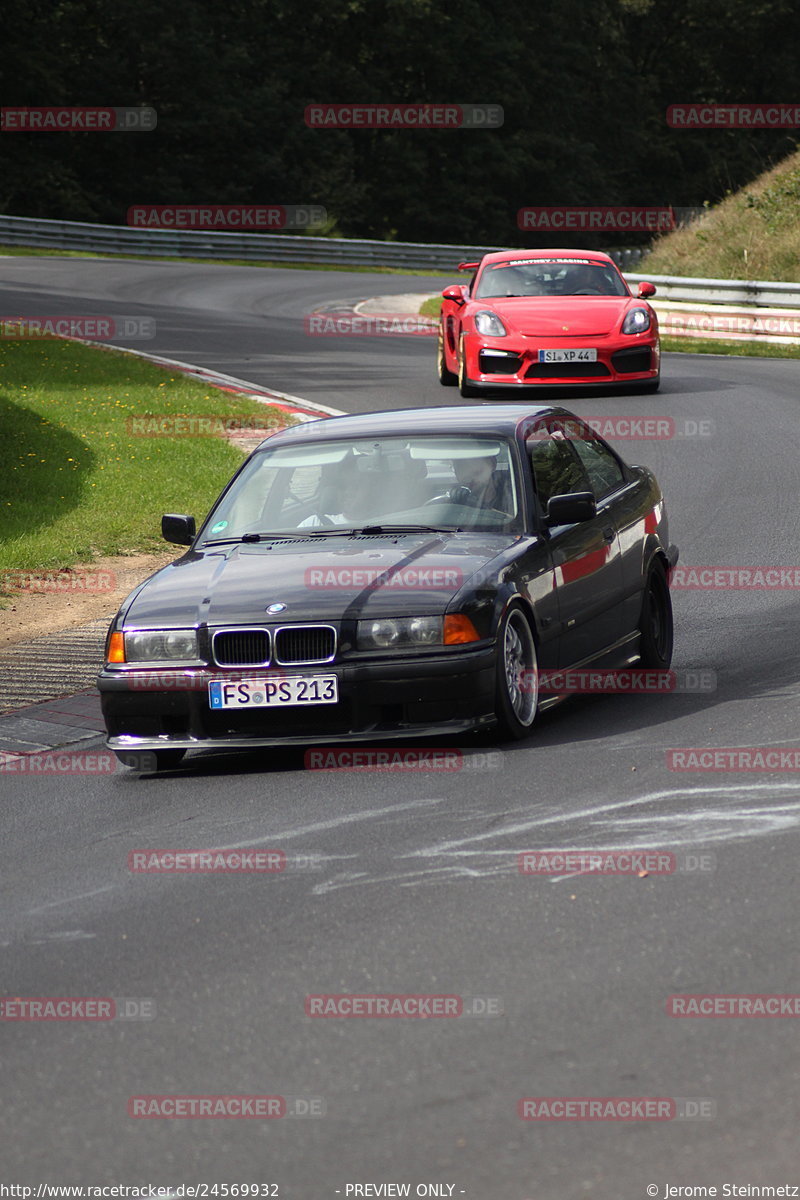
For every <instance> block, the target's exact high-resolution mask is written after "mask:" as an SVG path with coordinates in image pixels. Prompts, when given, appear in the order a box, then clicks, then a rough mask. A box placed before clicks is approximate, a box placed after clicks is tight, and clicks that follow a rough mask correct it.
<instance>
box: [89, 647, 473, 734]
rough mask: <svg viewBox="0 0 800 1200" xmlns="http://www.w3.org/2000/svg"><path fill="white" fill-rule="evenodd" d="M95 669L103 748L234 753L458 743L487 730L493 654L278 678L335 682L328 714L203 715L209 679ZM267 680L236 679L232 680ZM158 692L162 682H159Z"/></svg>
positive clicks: (307, 710)
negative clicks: (415, 741) (446, 737)
mask: <svg viewBox="0 0 800 1200" xmlns="http://www.w3.org/2000/svg"><path fill="white" fill-rule="evenodd" d="M160 674H161V676H162V677H163V676H169V686H163V685H162V686H159V673H158V672H153V671H132V670H125V671H121V670H113V669H109V668H107V667H106V668H104V669H103V671H101V673H100V675H99V676H98V680H97V686H98V688H99V690H100V696H101V704H102V710H103V717H104V720H105V723H106V730H107V733H108V738H107V745H108V747H109V749H111V750H115V751H126V750H168V749H175V750H193V749H194V750H209V749H214V748H217V749H235V748H237V747H240V748H242V749H245V748H252V747H258V746H287V745H316V744H335V743H337V742H347V741H353V740H356V741H363V742H377V741H382V740H395V739H397V738H404V737H414V736H417V737H431V736H436V735H441V734H447V733H459V732H463V731H466V730H470V729H475V728H478V727H480V726H483V725H488V724H491V723H492V722H493V720H494V707H495V681H496V658H495V651H494V648H493V647H492V646H489V647H482V648H480V649H476V650H465V651H459V652H455V651H451V652H449V653H443V654H436V655H424V656H419V657H417V658H413V659H412V658H402V659H396V660H393V661H387V660H386V659H382V660H381V661H380V662H362V663H353V664H349V663H347V664H332V665H331V666H327V665H326V666H325V667H324V668H306V669H305V670H297V671H292V672H285V674H298V675H312V674H325V675H334V674H335V675H336V676H337V677H338V680H339V700H338V702H337V703H336V704H318V705H303V706H299V705H298V706H287V707H285V708H283V707H282V708H277V707H269V708H265V707H261V708H247V709H242V708H238V709H236V708H234V709H213V710H212V709H211V707H210V705H209V700H208V681H209V680H210V679H211V678H214V679H220V678H222V677H223V676H222V674H221V672H220V671H219V670H218V669H217V670H214V671H213V672H212V671H211V670H208V669H206V670H200V669H197V670H184V671H177V670H174V671H170V672H161V673H160ZM269 674H270V672H268V671H267V672H265V671H263V670H262V671H258V670H255V669H254V670H248V669H238V670H236V671H235V672H231V673H230V677H232V678H233V677H235V678H236V679H247V678H264V677H265V676H268V675H269ZM162 684H163V681H162Z"/></svg>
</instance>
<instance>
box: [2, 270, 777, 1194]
mask: <svg viewBox="0 0 800 1200" xmlns="http://www.w3.org/2000/svg"><path fill="white" fill-rule="evenodd" d="M0 278H1V280H2V282H1V283H0V311H2V312H3V313H5V314H15V315H45V314H47V315H53V314H62V313H70V314H87V313H96V314H110V315H138V316H150V317H154V318H155V321H156V336H155V337H154V338H153V339H152V340H149V341H147V342H135V343H131V345H132V346H133V347H134V348H138V349H142V350H146V351H149V352H152V353H156V354H162V355H165V356H168V357H171V358H176V359H181V360H185V361H189V362H194V363H197V364H199V365H202V366H207V367H213V368H214V369H216V370H220V371H224V372H228V373H231V374H234V375H238V376H241V377H242V378H244V379H248V380H251V381H254V382H256V383H259V384H264V385H267V386H270V387H274V388H277V389H279V390H282V391H286V392H289V393H292V394H294V395H298V396H302V397H305V398H307V399H309V400H315V401H318V402H322V403H325V404H329V405H332V406H333V407H335V408H341V409H343V410H346V411H348V412H360V411H369V410H371V409H383V408H395V407H406V406H413V405H434V404H442V403H460V402H461V401H460V397H459V396H458V393H457V392H456V391H455V389H444V388H441V387H440V386H439V385H438V383H437V382H436V380H435V376H434V362H433V359H434V340H433V339H431V338H422V337H417V338H412V337H409V338H378V337H341V338H339V337H327V338H315V337H310V336H308V335H307V334H306V333H305V332H304V327H303V315H304V314H305V313H306V312H308V311H310V310H311V309H312V308H314V307H316V306H318V305H324V304H332V303H334V302H335V301H339V300H346V301H355V300H359V299H363V298H366V297H368V296H370V295H374V294H376V293H379V292H380V293H384V294H387V293H393V292H398V293H399V292H412V291H420V292H424V291H430V292H434V291H436V290H438V289H439V288H440V287H443V286H444V285H445V284H446V283H447V280H446V279H443V278H438V277H434V278H431V277H428V278H426V277H424V276H399V275H382V276H377V275H368V274H345V273H341V272H312V271H295V270H269V271H265V270H259V269H255V268H244V267H227V266H208V265H199V264H198V265H193V264H182V265H174V264H169V263H144V262H140V261H138V262H137V261H130V262H114V261H110V260H105V261H103V260H96V261H78V260H74V259H67V258H53V259H47V258H8V259H5V260H3V261H2V264H0ZM120 344H124V343H120ZM799 370H800V368H799V367H798V364H797V363H796V362H791V361H788V360H784V361H781V360H777V359H776V360H767V359H762V360H759V359H752V360H747V359H741V358H730V359H724V358H718V357H712V356H707V357H706V356H700V355H698V356H681V355H668V356H666V358H665V361H664V375H663V378H664V383H663V386H662V390H661V392H660V393H658V394H657V395H655V396H642V397H635V396H628V397H612V396H605V397H600V398H596V397H595V398H592V397H588V396H578V397H570V398H569V399H565V400H564V403H566V404H567V406H568V407H570V408H572V409H573V410H575V411H577V412H578V413H580V414H581V415H582V416H587V417H589V416H591V417H598V416H604V415H608V416H614V417H620V416H623V415H628V416H647V415H649V416H657V417H660V418H671V419H674V422H675V434H676V436H674V437H670V438H666V439H663V440H645V441H633V442H629V443H623V442H620V441H619V440H617V443H616V444H617V445H618V446H620V448H621V449H622V451H623V453H624V454H625V456H626V457H627V458H628V460H629V461H632V462H645V463H646V464H647V465H649V466H652V467H653V468H654V469H655V470H656V472H657V474H658V477H659V480H660V482H661V484H662V486H663V488H664V490H665V493H666V496H667V503H668V508H669V511H670V514H671V534H672V537H673V540H675V541H676V542H677V543H678V545H679V547H680V551H681V564H682V565H685V566H698V567H700V566H729V567H730V566H740V565H745V566H759V565H764V566H766V565H769V566H790V565H793V564H796V563H800V522H798V520H797V513H796V490H797V466H796V464H797V462H798V459H800V431H799V426H798V420H797V417H798V409H799V408H800V389H798V379H799V378H800V376H799ZM692 422H694V423H705V425H702V426H701V427H702V428H704V429H705V431H706V432H705V436H693V435H692V431H693V430H694V429H695V427H696V426H695V425H693V424H691V423H692ZM687 432H688V434H689V436H679V435H681V434H683V433H687ZM197 515H198V516H199V515H201V514H197ZM673 602H674V606H675V613H676V652H675V658H674V662H673V666H674V668H675V669H676V670H678V671H679V672H681V671H689V670H691V669H697V670H704V671H706V672H714V673H715V675H714V676H710V675H707V676H706V678H711V679H715V682H716V686H715V688H714V690H711V691H705V692H691V691H689V692H684V693H681V694H672V695H660V696H649V697H641V696H640V697H633V696H632V697H626V696H616V697H606V698H603V697H591V698H589V697H586V698H580V699H573V700H570V701H568V702H567V703H566V704H563V705H561V706H560V707H559V708H557V709H555V710H552V711H551V712H549V713H547V714H546V715H545V716H544V717H543V718H542V719H541V721H540V723H539V725H538V727H537V729H536V732H535V735H534V736H532V737H531V738H530V739H529V740H528V741H526V742H523V743H521V744H516V745H514V746H504V747H500V746H498V745H496V744H495V743H494V742H493V741H492V739H491V738H487V737H486V736H483V737H481V738H479V737H474V738H464V739H461V740H460V741H457V742H452V743H448V745H453V746H455V747H457V748H459V749H460V750H461V751H462V752H463V755H464V758H463V765H462V767H461V769H460V770H457V771H447V772H445V771H437V772H432V771H429V772H426V773H425V774H420V773H413V772H406V773H405V774H401V773H393V774H387V773H385V772H384V773H380V772H373V771H360V772H352V773H351V772H335V773H331V772H325V773H318V772H314V771H310V770H305V769H304V766H303V756H302V754H301V753H299V752H294V751H293V752H277V753H272V752H269V753H252V754H242V755H239V756H236V757H233V756H227V757H226V756H222V755H219V756H205V757H199V758H195V759H193V760H190V762H189V764H188V765H187V766H186V767H185V768H184V769H182V770H180V771H177V772H175V773H173V774H171V775H165V776H163V777H158V778H156V777H150V776H144V777H141V778H140V777H138V776H137V775H136V774H134V773H132V772H129V771H126V770H122V769H120V771H119V772H118V773H116V774H113V775H109V776H105V777H104V776H96V777H89V778H80V777H73V776H69V775H62V776H54V777H37V778H34V777H28V778H25V777H18V778H13V779H12V778H7V779H4V780H2V782H0V789H2V800H3V803H2V809H3V824H2V828H3V837H2V848H3V859H2V872H1V873H0V880H2V919H1V920H0V947H1V948H2V960H0V961H2V967H3V971H2V975H3V984H2V989H0V990H2V993H3V994H4V995H6V996H17V995H18V996H101V997H103V996H110V997H127V998H135V999H141V998H149V999H151V1000H152V1001H154V1004H155V1011H156V1016H155V1019H153V1020H149V1021H140V1020H129V1021H123V1020H116V1021H112V1022H108V1023H92V1022H83V1023H82V1022H24V1021H21V1022H9V1021H5V1022H2V1024H0V1039H2V1064H3V1065H2V1077H3V1099H2V1102H0V1104H1V1107H2V1123H3V1126H4V1129H5V1137H4V1141H5V1150H4V1153H3V1158H4V1163H3V1166H4V1172H3V1173H4V1175H5V1176H6V1177H8V1178H9V1179H12V1180H14V1181H18V1182H25V1181H26V1180H27V1181H32V1182H38V1181H40V1180H41V1181H45V1182H50V1183H58V1182H61V1183H65V1182H66V1183H69V1182H92V1183H102V1184H114V1183H132V1182H149V1183H152V1184H154V1185H159V1184H160V1185H170V1186H177V1185H179V1184H191V1183H196V1182H198V1181H206V1182H209V1183H214V1182H220V1183H222V1182H228V1183H230V1182H231V1181H234V1180H235V1181H240V1182H242V1183H277V1184H279V1185H280V1191H279V1193H278V1194H279V1195H280V1196H281V1197H285V1198H290V1200H323V1198H327V1197H334V1196H336V1195H337V1194H338V1195H341V1196H344V1195H345V1189H346V1187H347V1185H353V1184H367V1183H372V1184H376V1185H377V1184H388V1183H398V1184H404V1183H408V1184H410V1185H411V1193H410V1194H411V1195H414V1194H415V1191H414V1189H415V1187H416V1185H417V1184H438V1185H441V1186H442V1190H441V1191H440V1192H439V1193H436V1192H431V1193H429V1194H433V1195H436V1194H439V1195H443V1196H448V1195H451V1194H452V1196H454V1197H459V1196H462V1195H463V1196H466V1197H471V1198H473V1200H533V1198H534V1197H535V1198H536V1200H577V1198H578V1197H597V1198H598V1200H601V1198H602V1200H606V1198H607V1197H608V1198H613V1200H628V1198H630V1200H639V1198H640V1197H642V1198H643V1197H645V1196H646V1195H647V1194H648V1192H647V1188H648V1185H658V1187H659V1195H662V1196H663V1195H664V1192H663V1188H664V1186H665V1185H666V1184H668V1183H669V1184H681V1183H686V1182H692V1183H694V1184H708V1185H710V1184H716V1185H717V1186H720V1185H722V1184H724V1183H726V1182H727V1183H735V1184H739V1185H742V1184H748V1183H753V1184H755V1183H758V1184H761V1185H764V1184H774V1185H781V1184H797V1183H800V1180H798V1179H797V1178H796V1175H797V1171H796V1167H797V1127H798V1107H799V1102H798V1089H797V1085H798V1081H799V1080H800V1069H798V1060H797V1054H796V1046H797V1039H796V1028H795V1026H794V1025H793V1022H792V1020H791V1019H760V1020H759V1019H744V1018H736V1019H702V1018H694V1019H691V1018H687V1019H676V1018H674V1017H671V1016H668V1015H667V1012H666V1003H667V998H668V997H669V996H670V995H671V994H674V993H680V994H685V993H693V994H697V993H706V994H708V993H714V994H718V993H722V994H731V993H736V994H740V993H748V994H753V993H758V994H765V993H780V994H787V993H795V992H800V988H799V987H798V956H797V943H796V933H795V928H794V926H795V919H794V909H795V903H796V896H797V877H798V871H797V862H798V858H799V857H800V803H798V785H797V776H796V774H792V773H791V772H788V771H773V772H769V771H760V772H758V771H754V772H706V773H703V772H686V771H684V772H680V771H674V770H670V769H668V767H667V765H666V757H665V752H666V750H667V749H669V748H674V747H709V746H718V747H736V746H769V747H771V748H779V749H785V748H788V747H795V746H800V732H798V726H799V722H798V717H799V716H800V684H799V683H798V679H799V678H800V652H798V641H797V618H798V598H797V596H796V594H795V591H794V590H791V589H789V588H773V589H756V590H731V589H729V588H722V589H716V590H705V589H696V590H680V591H676V592H675V593H674V595H673ZM100 745H101V743H100V741H99V740H98V743H97V746H98V748H99V747H100ZM206 847H216V848H223V847H248V848H251V847H260V848H277V849H282V850H284V851H285V852H286V853H287V855H289V856H290V860H291V861H292V862H295V863H296V862H297V860H298V858H299V859H300V860H301V861H300V866H296V867H295V868H293V869H290V870H287V871H286V872H284V873H281V874H274V875H270V874H267V875H259V874H191V875H174V874H173V875H154V874H150V875H148V874H132V873H131V872H130V871H129V870H128V867H127V856H128V854H129V852H130V851H132V850H136V849H141V848H173V849H174V848H182V849H189V848H206ZM594 847H601V848H604V849H609V848H617V849H632V848H648V849H649V848H656V849H664V850H669V851H675V852H676V853H678V854H679V855H683V856H685V855H690V856H694V857H690V858H688V859H684V860H682V861H684V862H685V863H686V865H687V866H689V867H691V866H695V867H698V866H703V867H704V868H705V869H702V870H700V869H694V870H684V871H680V872H677V873H673V874H669V875H665V876H661V877H659V876H657V875H654V874H653V873H652V872H651V873H650V874H648V875H647V876H646V877H639V876H638V875H632V876H613V875H608V876H602V877H601V876H597V875H585V874H584V875H566V874H562V875H555V876H550V877H545V876H542V877H531V876H524V875H521V874H520V873H519V871H518V869H517V855H518V854H519V853H520V852H521V851H524V850H530V849H536V848H562V849H588V848H594ZM702 855H704V856H706V857H705V858H704V859H703V860H702V861H699V859H698V856H702ZM301 867H302V869H300V868H301ZM351 992H356V993H373V994H374V993H392V994H400V993H403V994H406V993H425V994H430V993H436V994H442V993H444V994H447V995H453V994H454V995H458V996H462V997H482V998H484V999H486V998H489V999H491V1000H492V1001H493V1006H494V1007H501V1008H502V1012H501V1013H498V1014H497V1015H492V1016H485V1017H478V1016H475V1017H466V1016H461V1017H458V1018H455V1019H439V1018H430V1019H426V1020H420V1019H364V1020H361V1019H349V1020H348V1019H316V1018H313V1017H308V1016H306V1015H305V1010H304V1001H305V997H306V996H307V995H308V994H319V993H351ZM176 1093H177V1094H183V1095H188V1094H191V1095H195V1094H204V1095H207V1094H220V1093H222V1094H234V1093H235V1094H241V1093H246V1094H269V1095H276V1094H278V1095H283V1096H288V1097H301V1098H305V1099H312V1098H321V1099H322V1100H324V1104H325V1115H324V1116H320V1117H307V1118H304V1117H298V1118H296V1119H294V1118H292V1119H289V1118H286V1119H281V1120H274V1121H269V1120H244V1121H241V1120H240V1121H237V1120H136V1119H132V1118H130V1117H129V1116H128V1115H127V1103H128V1098H129V1097H130V1096H132V1095H143V1094H148V1095H149V1094H176ZM530 1096H537V1097H563V1096H573V1097H625V1096H627V1097H670V1098H677V1099H686V1098H689V1099H696V1100H707V1101H710V1102H711V1105H710V1106H706V1108H705V1109H702V1110H701V1111H705V1112H707V1113H713V1114H714V1115H712V1116H706V1117H702V1118H701V1117H687V1118H686V1119H674V1120H665V1121H630V1122H607V1121H592V1122H587V1121H569V1120H566V1121H553V1122H533V1121H523V1120H521V1119H520V1118H519V1116H518V1115H517V1103H518V1101H519V1099H520V1098H522V1097H530ZM690 1111H691V1110H690ZM793 1169H794V1176H793V1174H792V1171H793ZM450 1185H452V1192H450V1191H448V1188H449V1187H450ZM349 1194H350V1195H354V1194H356V1193H353V1192H352V1191H351V1192H350V1193H349ZM362 1194H373V1195H379V1194H381V1193H379V1192H373V1193H362ZM383 1194H389V1195H391V1194H392V1193H391V1192H388V1193H386V1192H384V1193H383ZM420 1194H423V1193H420ZM651 1194H653V1193H651ZM720 1194H721V1193H720Z"/></svg>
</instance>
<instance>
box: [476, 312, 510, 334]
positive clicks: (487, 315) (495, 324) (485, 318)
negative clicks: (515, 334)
mask: <svg viewBox="0 0 800 1200" xmlns="http://www.w3.org/2000/svg"><path fill="white" fill-rule="evenodd" d="M475 328H476V329H477V331H478V333H481V334H483V336H484V337H505V336H506V327H505V325H504V324H503V322H502V321H501V320H500V318H499V317H498V315H497V313H493V312H489V310H488V309H486V310H485V311H484V312H479V313H476V314H475Z"/></svg>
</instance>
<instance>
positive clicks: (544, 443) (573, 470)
mask: <svg viewBox="0 0 800 1200" xmlns="http://www.w3.org/2000/svg"><path fill="white" fill-rule="evenodd" d="M544 433H545V431H544V430H541V431H540V433H539V434H538V435H537V438H536V439H534V440H532V441H531V442H530V443H529V445H530V446H531V466H532V467H533V477H534V480H535V482H536V492H537V495H538V497H539V502H540V504H541V506H542V508H543V509H544V508H547V502H548V500H549V499H550V497H551V496H564V495H567V494H568V493H569V492H589V491H591V490H592V489H591V487H590V484H589V480H588V478H587V476H586V473H585V471H584V469H583V467H582V466H581V463H580V461H579V460H578V459H577V458H576V456H575V454H574V453H573V451H572V448H571V446H570V443H569V442H568V441H567V439H566V438H565V437H564V434H563V432H562V431H561V430H560V429H554V430H551V431H550V432H549V434H547V436H544V437H541V440H538V437H540V436H541V434H544Z"/></svg>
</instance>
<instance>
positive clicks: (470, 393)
mask: <svg viewBox="0 0 800 1200" xmlns="http://www.w3.org/2000/svg"><path fill="white" fill-rule="evenodd" d="M458 390H459V391H460V392H461V395H462V396H463V397H464V399H465V400H474V399H475V397H476V396H480V392H479V391H478V389H477V388H474V387H470V385H469V384H468V383H467V377H466V374H465V372H464V355H463V352H462V353H461V354H459V356H458Z"/></svg>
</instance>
